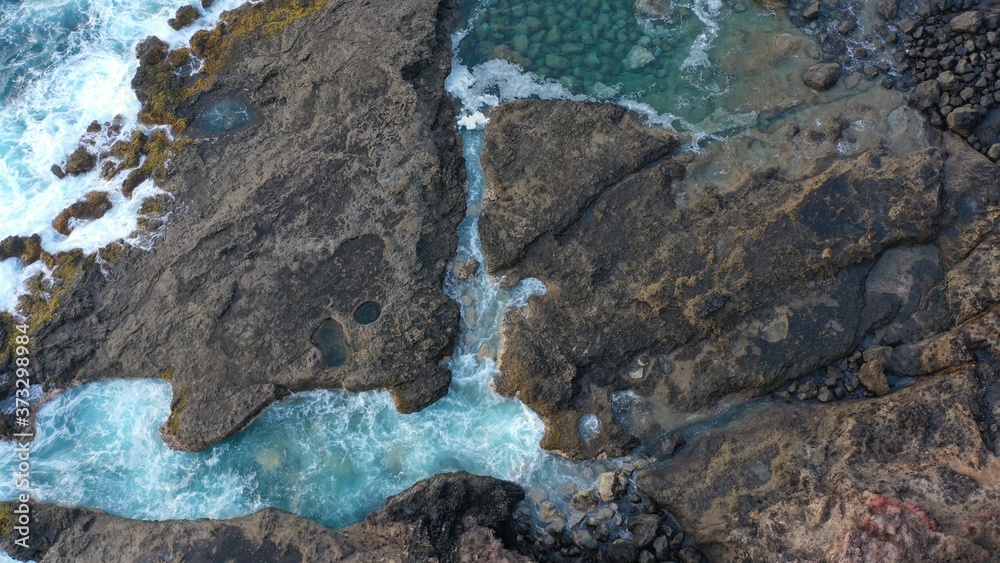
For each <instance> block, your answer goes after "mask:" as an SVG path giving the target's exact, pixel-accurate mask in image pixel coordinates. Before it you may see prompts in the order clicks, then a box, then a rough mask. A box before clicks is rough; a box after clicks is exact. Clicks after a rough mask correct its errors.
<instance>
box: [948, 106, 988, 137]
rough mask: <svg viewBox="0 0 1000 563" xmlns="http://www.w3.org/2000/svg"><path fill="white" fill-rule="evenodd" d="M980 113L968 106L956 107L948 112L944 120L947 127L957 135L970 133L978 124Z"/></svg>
mask: <svg viewBox="0 0 1000 563" xmlns="http://www.w3.org/2000/svg"><path fill="white" fill-rule="evenodd" d="M980 118H981V115H980V113H979V111H978V110H976V109H975V108H973V107H970V106H963V107H960V108H956V109H955V110H954V111H952V112H951V113H949V114H948V117H947V119H946V122H947V124H948V129H951V130H952V131H953V132H955V133H958V134H959V135H963V136H966V135H971V134H972V131H973V130H974V129H975V128H976V125H978V124H979V120H980Z"/></svg>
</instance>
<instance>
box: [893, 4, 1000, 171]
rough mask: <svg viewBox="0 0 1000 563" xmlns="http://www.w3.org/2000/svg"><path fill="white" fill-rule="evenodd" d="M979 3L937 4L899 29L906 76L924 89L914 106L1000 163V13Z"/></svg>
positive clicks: (902, 19)
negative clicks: (909, 74)
mask: <svg viewBox="0 0 1000 563" xmlns="http://www.w3.org/2000/svg"><path fill="white" fill-rule="evenodd" d="M979 5H980V1H979V0H935V1H933V2H931V3H930V4H927V5H925V6H923V7H922V8H920V9H919V10H918V11H917V13H915V14H913V15H906V16H901V17H900V19H899V21H898V23H897V27H898V30H899V34H900V35H899V37H900V42H901V44H902V46H903V52H905V53H906V56H907V64H906V66H905V70H906V71H909V72H910V73H912V76H913V77H914V80H915V81H916V82H917V83H918V84H917V85H916V87H915V88H914V89H913V92H911V93H910V98H909V100H910V104H911V105H913V106H914V107H916V108H917V109H919V110H920V111H922V112H924V114H926V115H927V118H928V120H929V121H930V123H931V124H932V125H933V126H935V127H937V128H939V129H948V130H950V131H952V132H954V133H956V134H958V135H960V136H962V137H963V138H965V140H966V141H967V142H968V143H969V144H970V145H971V146H972V147H973V148H975V149H976V150H977V151H979V152H981V153H982V154H985V155H986V156H988V157H989V158H990V159H991V160H993V161H994V162H996V161H997V160H1000V112H997V111H994V108H997V107H1000V13H998V12H988V11H985V10H979V9H976V7H977V6H979Z"/></svg>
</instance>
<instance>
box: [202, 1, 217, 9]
mask: <svg viewBox="0 0 1000 563" xmlns="http://www.w3.org/2000/svg"><path fill="white" fill-rule="evenodd" d="M214 5H215V0H201V7H202V9H205V10H207V9H209V8H211V7H212V6H214Z"/></svg>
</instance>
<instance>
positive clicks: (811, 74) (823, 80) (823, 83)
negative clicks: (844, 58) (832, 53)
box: [802, 63, 841, 92]
mask: <svg viewBox="0 0 1000 563" xmlns="http://www.w3.org/2000/svg"><path fill="white" fill-rule="evenodd" d="M840 70H841V67H840V64H839V63H817V64H814V65H812V66H811V67H809V68H807V69H806V70H805V72H803V73H802V82H803V83H804V84H805V85H806V86H808V87H810V88H812V89H813V90H816V91H819V92H822V91H823V90H829V89H830V88H833V87H834V86H835V85H836V84H837V81H838V80H840Z"/></svg>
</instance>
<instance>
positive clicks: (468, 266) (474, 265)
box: [455, 258, 479, 281]
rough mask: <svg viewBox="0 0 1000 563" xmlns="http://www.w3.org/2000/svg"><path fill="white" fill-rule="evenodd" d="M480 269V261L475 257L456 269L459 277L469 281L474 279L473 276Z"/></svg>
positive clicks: (456, 275)
mask: <svg viewBox="0 0 1000 563" xmlns="http://www.w3.org/2000/svg"><path fill="white" fill-rule="evenodd" d="M478 271H479V261H477V260H476V259H475V258H470V259H468V260H466V261H465V262H462V263H461V264H459V265H458V267H457V268H456V269H455V277H457V278H458V279H460V280H462V281H467V280H470V279H472V278H473V276H475V275H476V272H478Z"/></svg>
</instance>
